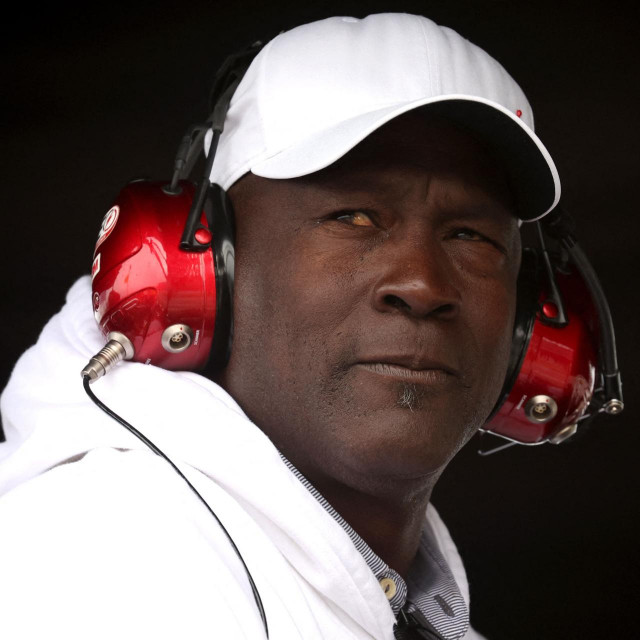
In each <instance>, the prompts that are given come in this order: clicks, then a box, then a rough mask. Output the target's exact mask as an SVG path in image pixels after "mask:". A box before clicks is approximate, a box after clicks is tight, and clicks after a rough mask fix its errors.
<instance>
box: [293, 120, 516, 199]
mask: <svg viewBox="0 0 640 640" xmlns="http://www.w3.org/2000/svg"><path fill="white" fill-rule="evenodd" d="M421 173H422V174H437V175H438V177H440V178H444V179H445V180H448V181H451V182H453V181H457V182H460V183H462V184H465V185H467V186H468V187H469V189H470V190H472V191H476V192H477V193H478V195H480V194H482V193H484V194H486V195H489V196H493V197H496V198H498V199H500V200H501V201H505V202H506V203H508V202H510V201H511V194H510V189H509V184H508V179H507V173H506V171H505V170H504V167H502V166H501V165H500V164H499V163H498V162H497V161H496V160H495V159H494V158H493V156H492V155H491V153H490V151H489V150H488V148H487V147H486V146H485V145H484V144H483V143H482V142H481V141H479V140H478V139H477V138H476V137H474V136H473V135H471V134H470V133H468V132H466V131H464V130H463V129H462V128H460V127H459V126H458V125H455V124H453V123H451V122H449V121H448V120H446V119H444V118H442V117H439V116H435V115H429V113H428V112H424V111H419V112H417V113H416V112H410V113H407V114H404V115H403V116H400V117H398V118H396V119H395V120H392V121H391V122H389V123H388V124H386V125H385V126H383V127H381V128H380V129H378V130H377V131H374V132H373V133H372V134H371V135H369V136H368V137H367V138H365V139H364V140H363V141H362V142H361V143H360V144H358V145H357V146H356V147H355V148H354V149H352V150H351V151H350V152H349V153H347V154H346V155H345V156H343V157H342V158H340V159H339V160H338V161H337V162H335V163H334V164H332V165H331V166H329V167H328V168H326V169H324V170H322V171H319V172H317V173H315V174H312V175H310V176H305V177H302V178H300V179H299V180H300V182H301V183H316V184H318V185H322V186H325V187H334V188H338V189H339V188H341V187H345V188H347V189H348V188H350V187H354V186H358V187H361V188H365V189H369V190H374V191H375V190H387V189H389V188H393V186H394V185H397V186H400V184H399V183H400V181H399V178H400V177H401V176H407V177H409V176H411V175H415V176H419V175H420V174H421ZM385 175H386V176H387V177H386V178H385Z"/></svg>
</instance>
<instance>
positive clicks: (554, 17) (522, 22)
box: [0, 0, 640, 640]
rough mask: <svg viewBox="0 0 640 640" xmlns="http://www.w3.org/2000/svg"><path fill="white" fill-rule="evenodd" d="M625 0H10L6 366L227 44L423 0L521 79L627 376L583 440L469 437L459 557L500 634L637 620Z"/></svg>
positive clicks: (449, 489)
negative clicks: (616, 406) (483, 450)
mask: <svg viewBox="0 0 640 640" xmlns="http://www.w3.org/2000/svg"><path fill="white" fill-rule="evenodd" d="M616 5H617V3H611V2H606V3H605V2H590V3H574V2H558V3H540V2H526V3H525V2H518V1H513V2H506V1H490V0H487V1H483V0H478V1H476V2H471V1H464V2H463V1H460V2H455V1H450V2H429V1H427V2H395V3H390V2H344V1H343V2H316V3H315V4H309V3H304V2H285V1H284V0H279V1H277V2H271V3H269V2H264V3H259V2H238V3H236V4H230V3H229V4H227V3H219V2H208V3H204V2H195V3H194V2H192V3H180V4H178V3H169V2H165V1H162V0H159V1H157V2H154V3H153V4H150V3H149V4H148V5H146V6H145V5H143V4H138V5H136V6H135V8H131V7H128V8H127V9H126V10H125V9H120V8H118V6H117V5H116V4H113V3H111V4H109V5H105V6H101V5H99V4H98V5H89V3H87V5H86V7H84V8H78V7H73V6H71V5H60V4H56V5H55V7H54V6H51V7H49V8H47V7H45V8H38V10H37V11H36V10H35V9H34V8H33V6H26V5H25V6H24V7H22V8H20V7H18V8H17V10H18V15H17V17H16V18H15V19H13V20H11V21H7V20H6V19H5V21H4V27H3V29H4V30H5V33H4V34H2V48H3V55H2V67H3V68H2V72H3V76H4V79H3V82H2V87H3V91H2V93H3V97H4V99H3V105H2V109H3V112H4V113H3V118H2V123H3V132H2V137H3V153H2V156H3V161H4V162H3V167H2V176H3V178H4V180H3V184H2V189H1V193H2V201H1V206H2V209H1V215H2V234H1V238H2V250H1V252H0V253H1V255H0V259H1V260H2V262H1V264H0V267H1V273H2V284H3V294H2V297H1V298H0V300H1V304H2V327H1V329H2V335H3V340H2V345H3V359H2V370H1V372H0V385H1V386H4V384H5V382H6V380H7V378H8V376H9V373H10V371H11V367H12V364H13V362H14V361H15V359H16V358H17V357H18V355H19V354H20V353H21V352H22V351H23V350H24V349H25V348H27V347H28V346H29V345H30V344H32V343H33V342H34V341H35V340H36V338H37V336H38V333H39V330H40V329H41V327H42V326H43V324H44V323H45V321H46V320H47V319H48V317H49V316H51V315H52V314H53V313H54V312H55V311H56V310H57V309H58V308H59V307H60V306H61V305H62V303H63V301H64V296H65V292H66V290H67V288H68V287H69V285H70V284H71V283H72V282H73V281H74V280H75V279H76V278H77V277H78V276H80V275H81V274H84V273H87V272H88V271H89V268H90V265H91V254H92V250H93V245H94V242H95V238H96V234H97V230H98V227H99V224H100V222H101V220H102V217H103V215H104V213H105V212H106V210H107V209H108V208H109V206H110V202H111V200H112V198H113V197H114V196H115V195H116V193H117V192H118V190H119V189H120V187H121V186H122V185H124V183H125V182H126V181H127V180H129V179H130V178H132V177H137V176H149V177H156V178H161V177H165V176H169V175H170V170H171V166H172V160H173V155H174V152H175V148H176V146H177V143H178V141H179V139H180V137H181V135H182V133H183V132H184V130H185V129H186V127H187V126H188V125H189V124H191V123H192V122H195V121H198V120H200V119H201V118H203V116H204V115H205V111H206V96H207V92H208V88H209V83H210V80H211V78H212V76H213V73H214V72H215V69H216V68H217V65H218V64H219V63H220V62H221V61H222V59H223V58H224V56H225V54H226V53H229V52H231V51H234V50H236V49H238V48H240V47H242V46H244V45H245V44H247V43H249V42H251V41H253V40H254V39H256V38H257V37H260V36H263V35H264V34H267V35H271V34H273V33H277V32H278V31H279V30H281V29H285V28H289V27H292V26H294V25H296V24H300V23H303V22H308V21H311V20H314V19H318V18H323V17H327V16H330V15H336V14H338V15H356V16H364V15H366V14H368V13H375V12H380V11H390V10H392V11H407V12H412V13H422V14H423V15H426V16H428V17H430V18H432V19H433V20H435V21H436V22H438V23H440V24H444V25H447V26H450V27H452V28H454V29H455V30H457V31H459V32H460V33H462V34H463V35H464V36H466V37H467V38H469V39H470V40H471V41H473V42H475V43H476V44H478V45H480V46H481V47H483V48H485V49H486V50H488V51H489V52H490V53H491V54H492V55H493V56H494V57H495V58H497V59H498V60H499V61H500V62H501V63H502V64H503V65H504V66H505V67H506V68H507V69H508V70H509V71H510V72H511V74H512V75H513V76H514V77H515V78H516V79H517V80H518V82H519V83H520V85H521V86H522V87H523V89H524V91H525V93H526V94H527V95H528V96H529V98H530V101H531V103H532V105H533V108H534V112H535V114H536V122H537V131H538V133H539V135H540V136H541V138H542V140H543V141H544V142H545V144H546V145H547V147H548V148H549V149H550V151H551V153H552V155H553V157H554V158H555V161H556V163H557V165H558V168H559V171H560V175H561V178H562V181H563V194H564V195H563V202H564V204H565V206H566V207H567V208H568V209H569V210H570V211H571V212H573V214H574V215H575V217H576V218H578V221H579V237H580V239H581V242H582V245H583V247H584V248H585V250H586V251H587V253H588V255H589V256H590V258H591V260H592V262H593V264H594V266H595V268H596V270H597V272H598V274H599V275H600V277H601V280H602V283H603V285H604V288H605V290H606V292H607V295H608V297H609V302H610V305H611V308H612V312H613V316H614V319H615V321H616V329H617V336H618V343H619V358H620V363H621V369H622V371H623V374H624V381H625V390H626V397H625V400H626V411H625V413H624V414H623V415H622V416H620V417H618V418H609V417H603V418H601V419H600V420H599V422H598V423H597V424H596V425H595V426H594V427H593V428H592V429H591V430H590V431H589V433H587V434H585V435H584V436H583V437H579V438H578V439H577V440H576V441H575V442H570V443H567V444H566V445H562V446H560V447H555V446H552V445H544V446H542V447H534V448H527V447H519V448H511V449H509V450H508V451H505V452H502V453H498V454H496V455H494V456H491V457H489V458H480V457H479V456H477V455H476V453H475V450H476V449H477V445H478V443H477V441H474V442H472V443H471V445H470V446H468V447H467V448H466V449H465V450H464V451H463V452H462V453H461V454H460V455H459V456H458V458H457V459H456V461H454V463H453V464H452V466H451V468H450V469H449V471H448V472H447V474H445V477H444V478H443V480H442V481H441V483H440V485H439V487H438V489H437V492H436V495H435V498H434V502H435V504H436V506H437V507H438V508H439V510H440V512H441V514H442V515H443V517H444V519H445V521H446V522H447V523H448V525H449V527H450V529H451V531H452V533H453V536H454V539H455V540H456V541H457V543H458V545H459V547H460V550H461V552H462V554H463V557H464V559H465V561H466V566H467V571H468V573H469V578H470V582H471V595H472V620H473V623H474V625H475V626H476V627H477V628H478V629H479V630H481V631H482V632H483V633H485V634H486V635H487V636H488V637H489V638H490V639H491V640H510V639H514V638H518V639H520V640H527V639H531V640H534V639H535V640H541V639H550V640H555V639H557V640H559V639H566V638H576V639H578V638H579V639H581V640H587V639H592V638H593V639H595V638H598V639H602V638H623V637H624V638H627V637H635V636H636V635H637V633H636V632H635V628H636V627H637V623H636V621H635V613H636V610H637V602H638V593H639V589H638V586H639V584H640V580H639V578H638V575H639V572H640V566H639V565H640V563H639V562H638V559H639V556H640V554H638V552H637V550H636V547H637V543H636V541H637V539H638V534H639V533H640V526H639V524H638V519H637V517H636V513H637V503H638V491H637V489H638V481H637V478H636V474H637V469H638V465H637V463H636V455H637V451H638V445H639V444H640V437H639V435H638V430H637V429H636V420H637V418H636V403H635V395H636V393H637V389H638V367H637V364H636V362H635V360H634V358H633V356H634V355H635V354H637V353H638V348H637V347H638V344H637V342H638V339H637V332H636V331H635V328H636V326H637V320H636V317H637V307H638V304H637V293H636V291H637V287H636V278H637V275H638V269H637V267H636V260H637V255H638V252H637V249H636V243H637V236H638V231H639V230H640V229H639V223H638V217H637V214H638V211H637V208H638V207H637V192H638V169H639V164H640V163H639V161H638V156H639V153H638V142H639V136H638V121H637V110H638V97H639V95H638V89H637V84H638V74H637V69H638V62H639V61H640V56H639V55H638V53H639V52H638V44H637V41H638V38H637V31H636V27H637V24H638V21H637V15H635V14H632V13H631V12H630V11H631V10H630V9H625V10H623V9H619V10H616ZM14 6H15V5H14ZM618 6H620V7H622V6H627V4H625V5H622V3H620V4H619V5H618ZM629 6H631V5H629ZM89 7H90V8H89ZM78 384H79V380H78ZM0 624H1V623H0Z"/></svg>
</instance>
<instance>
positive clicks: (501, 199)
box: [219, 113, 520, 490]
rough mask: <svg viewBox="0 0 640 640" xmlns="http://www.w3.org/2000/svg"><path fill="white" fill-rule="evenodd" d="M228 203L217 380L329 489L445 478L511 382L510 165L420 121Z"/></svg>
mask: <svg viewBox="0 0 640 640" xmlns="http://www.w3.org/2000/svg"><path fill="white" fill-rule="evenodd" d="M230 195H231V199H232V201H233V203H234V207H235V212H236V222H237V238H236V288H235V302H234V314H235V335H234V341H233V346H232V355H231V360H230V362H229V365H228V367H227V368H226V369H225V370H224V371H223V373H222V374H221V377H220V380H219V381H220V382H221V384H222V385H223V386H224V387H225V388H226V389H227V390H228V391H229V392H230V393H231V395H233V396H234V397H235V398H236V400H237V401H238V402H239V404H240V405H241V406H242V408H243V409H244V410H245V411H246V413H247V414H248V416H249V417H250V418H251V419H252V420H253V421H254V422H255V423H256V424H257V425H259V426H260V428H261V429H262V430H263V431H264V432H265V433H266V434H267V435H268V436H269V437H270V438H271V440H272V441H273V442H274V444H275V445H276V446H277V447H278V448H279V449H280V450H281V451H282V452H283V454H284V455H285V456H286V457H287V458H289V459H290V460H291V461H292V462H293V463H294V464H296V466H298V468H300V469H301V470H302V471H303V472H304V473H305V474H306V475H307V476H308V477H309V478H310V479H311V480H312V481H314V480H315V481H316V482H318V483H319V484H322V482H329V481H337V482H340V483H343V484H347V485H348V486H351V487H354V488H360V489H367V488H370V489H371V488H372V487H373V486H374V485H376V484H379V483H380V482H383V483H386V482H392V481H397V482H409V483H411V482H414V481H419V480H420V479H421V478H425V476H433V475H434V474H438V473H440V471H441V470H442V469H443V468H444V466H445V465H446V463H447V462H448V461H449V460H450V459H451V457H452V456H453V455H454V454H455V453H456V452H457V450H458V449H459V448H460V447H461V446H462V445H463V444H464V443H465V442H466V441H467V440H468V439H469V437H470V436H471V435H472V434H473V433H474V432H475V431H476V429H477V428H478V427H479V426H481V425H482V424H483V422H484V420H485V419H486V417H487V416H488V414H489V412H490V411H491V409H492V407H493V405H494V403H495V402H496V399H497V397H498V394H499V391H500V389H501V386H502V383H503V380H504V376H505V371H506V363H507V358H508V353H509V347H510V342H511V333H512V323H513V314H514V307H515V296H516V277H517V272H518V267H519V259H520V240H519V232H518V228H517V223H516V219H515V217H514V215H513V207H512V204H511V200H510V193H509V190H508V188H507V185H506V182H505V179H504V178H503V175H502V173H501V171H500V170H499V169H498V168H497V167H496V166H495V165H494V164H493V162H492V160H491V158H490V157H489V156H488V155H487V154H486V153H485V152H484V151H483V149H482V147H480V146H479V145H478V144H477V143H476V142H475V141H474V140H473V139H471V138H470V137H468V136H467V135H466V134H464V133H462V132H460V131H458V130H457V129H455V128H453V127H452V126H451V125H448V124H447V123H445V122H442V121H434V120H429V119H427V118H425V117H424V115H421V114H413V113H412V114H407V115H405V116H403V117H400V118H397V119H396V120H394V121H393V122H391V123H390V124H388V125H386V126H385V127H382V128H381V129H380V130H378V131H377V132H376V133H374V134H372V135H371V136H369V137H368V138H367V139H366V140H365V141H364V142H363V143H361V144H360V145H359V146H358V147H356V148H355V149H354V150H353V151H351V152H350V153H349V154H347V155H346V156H345V157H344V158H342V159H341V160H340V161H339V162H337V163H335V164H334V165H332V166H331V167H329V168H328V169H325V170H323V171H321V172H318V173H316V174H313V175H310V176H307V177H303V178H297V179H292V180H269V179H265V178H260V177H257V176H254V175H252V174H249V175H247V176H245V177H244V178H243V179H242V180H240V181H239V182H238V183H237V184H236V185H234V186H233V187H232V189H231V190H230ZM372 490H373V489H372Z"/></svg>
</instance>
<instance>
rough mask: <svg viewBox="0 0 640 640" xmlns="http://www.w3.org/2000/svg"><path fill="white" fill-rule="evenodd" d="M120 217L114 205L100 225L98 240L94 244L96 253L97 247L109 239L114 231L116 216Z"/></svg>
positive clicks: (118, 209) (118, 208) (117, 207)
mask: <svg viewBox="0 0 640 640" xmlns="http://www.w3.org/2000/svg"><path fill="white" fill-rule="evenodd" d="M119 215H120V207H119V206H118V205H117V204H116V205H114V206H113V207H111V209H109V211H107V213H106V214H105V216H104V218H103V219H102V224H101V225H100V231H99V232H98V240H97V242H96V249H95V250H96V251H97V250H98V247H99V246H100V245H101V244H102V243H103V242H104V241H105V240H106V239H107V238H108V237H109V235H110V234H111V232H112V231H113V230H114V229H115V227H116V223H117V222H118V216H119Z"/></svg>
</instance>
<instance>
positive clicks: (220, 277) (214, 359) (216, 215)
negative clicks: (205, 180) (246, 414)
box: [205, 184, 235, 373]
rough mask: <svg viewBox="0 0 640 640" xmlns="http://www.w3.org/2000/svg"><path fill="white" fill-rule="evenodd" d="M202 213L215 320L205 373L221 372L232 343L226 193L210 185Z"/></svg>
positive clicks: (231, 228) (231, 227) (230, 225)
mask: <svg viewBox="0 0 640 640" xmlns="http://www.w3.org/2000/svg"><path fill="white" fill-rule="evenodd" d="M205 213H206V216H207V220H208V221H209V224H210V227H211V231H212V236H213V242H212V247H211V250H212V252H213V259H214V270H215V279H216V321H215V327H214V332H213V343H212V346H211V355H210V358H209V362H208V364H207V367H206V369H207V371H208V372H211V373H214V372H216V371H219V370H220V369H223V368H224V367H225V366H226V365H227V362H228V361H229V357H230V356H231V343H232V342H233V283H234V277H235V248H234V247H235V245H234V240H235V218H234V213H233V206H232V204H231V200H230V199H229V196H228V195H227V192H226V191H225V190H224V189H222V187H220V186H219V185H217V184H212V185H211V186H210V187H209V189H208V193H207V198H206V202H205Z"/></svg>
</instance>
